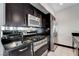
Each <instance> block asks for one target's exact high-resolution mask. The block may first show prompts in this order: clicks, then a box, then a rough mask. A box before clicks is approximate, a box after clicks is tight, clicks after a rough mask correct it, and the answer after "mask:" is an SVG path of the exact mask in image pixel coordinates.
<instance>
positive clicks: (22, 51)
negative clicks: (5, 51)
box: [9, 45, 32, 56]
mask: <svg viewBox="0 0 79 59" xmlns="http://www.w3.org/2000/svg"><path fill="white" fill-rule="evenodd" d="M9 55H10V56H31V55H32V53H31V45H28V46H23V47H21V48H17V49H14V50H12V51H10V52H9Z"/></svg>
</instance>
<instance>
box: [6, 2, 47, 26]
mask: <svg viewBox="0 0 79 59" xmlns="http://www.w3.org/2000/svg"><path fill="white" fill-rule="evenodd" d="M28 14H30V15H33V16H35V17H37V18H38V20H40V22H41V24H42V27H46V17H47V16H45V14H43V13H42V12H41V11H39V10H38V9H36V8H35V7H33V6H32V5H31V4H29V3H6V25H8V26H28V20H29V19H28Z"/></svg>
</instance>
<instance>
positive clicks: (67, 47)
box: [54, 43, 74, 49]
mask: <svg viewBox="0 0 79 59" xmlns="http://www.w3.org/2000/svg"><path fill="white" fill-rule="evenodd" d="M54 44H55V45H58V46H62V47H66V48H71V49H74V47H72V46H67V45H63V44H59V43H54Z"/></svg>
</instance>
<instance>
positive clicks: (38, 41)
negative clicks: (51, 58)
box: [33, 35, 48, 56]
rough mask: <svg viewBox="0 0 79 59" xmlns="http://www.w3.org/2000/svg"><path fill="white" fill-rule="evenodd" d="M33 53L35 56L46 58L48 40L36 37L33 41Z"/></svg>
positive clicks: (43, 37)
mask: <svg viewBox="0 0 79 59" xmlns="http://www.w3.org/2000/svg"><path fill="white" fill-rule="evenodd" d="M33 51H34V55H35V56H46V55H47V53H48V39H47V37H45V36H41V35H40V36H37V37H34V39H33Z"/></svg>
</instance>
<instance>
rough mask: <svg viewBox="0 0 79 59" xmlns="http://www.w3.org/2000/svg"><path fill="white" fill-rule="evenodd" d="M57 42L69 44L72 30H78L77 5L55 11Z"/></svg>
mask: <svg viewBox="0 0 79 59" xmlns="http://www.w3.org/2000/svg"><path fill="white" fill-rule="evenodd" d="M56 19H57V23H58V26H57V29H58V43H60V44H64V45H68V46H71V45H72V36H71V33H72V32H79V5H76V6H73V7H71V8H68V9H64V10H62V11H60V12H58V13H56Z"/></svg>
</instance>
